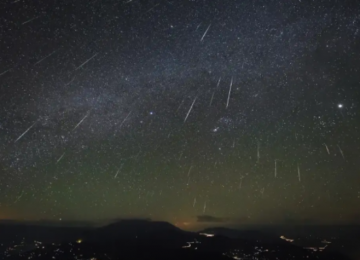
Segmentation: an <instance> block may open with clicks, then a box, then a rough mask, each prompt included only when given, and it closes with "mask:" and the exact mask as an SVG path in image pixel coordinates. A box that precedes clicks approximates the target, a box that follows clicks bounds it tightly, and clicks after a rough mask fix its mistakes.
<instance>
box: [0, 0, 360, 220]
mask: <svg viewBox="0 0 360 260" xmlns="http://www.w3.org/2000/svg"><path fill="white" fill-rule="evenodd" d="M0 13H1V15H0V219H21V220H39V219H46V220H51V221H64V222H65V221H75V220H76V221H99V220H111V219H117V218H151V219H156V220H165V221H169V222H171V223H174V224H177V225H179V226H180V227H196V226H199V225H200V224H209V225H212V224H214V225H215V224H216V225H245V224H246V225H248V224H255V225H260V224H261V225H263V224H332V223H336V224H346V223H356V222H357V223H358V221H359V217H360V207H359V203H360V172H359V169H360V138H359V137H360V15H359V14H360V9H359V5H358V4H356V1H345V0H341V1H335V0H334V1H321V0H316V1H305V0H297V1H292V0H290V1H279V0H277V1H273V0H251V1H250V0H249V1H248V0H244V1H240V0H231V1H230V0H182V1H180V0H166V1H165V0H164V1H163V0H146V1H145V0H125V1H123V0H93V1H88V0H78V1H62V0H46V1H45V0H42V1H30V0H6V1H2V3H1V6H0Z"/></svg>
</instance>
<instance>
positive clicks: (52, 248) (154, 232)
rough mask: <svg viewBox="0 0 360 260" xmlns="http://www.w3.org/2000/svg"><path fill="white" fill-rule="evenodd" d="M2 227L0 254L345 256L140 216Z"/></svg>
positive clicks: (341, 259) (279, 259)
mask: <svg viewBox="0 0 360 260" xmlns="http://www.w3.org/2000/svg"><path fill="white" fill-rule="evenodd" d="M0 230H1V232H0V243H1V253H0V259H13V260H20V259H28V260H29V259H57V260H61V259H89V260H90V259H91V260H95V259H97V260H100V259H101V260H102V259H104V260H109V259H110V260H112V259H274V260H275V259H276V260H288V259H308V260H311V259H324V260H327V259H329V260H332V259H333V260H345V259H349V258H347V257H346V256H344V255H342V254H340V253H337V252H336V251H334V250H332V249H331V246H326V247H324V246H319V247H313V248H303V247H301V246H298V245H294V243H292V242H288V241H286V240H284V239H280V238H279V237H278V236H277V235H272V234H270V233H263V232H259V231H238V230H229V229H222V228H215V229H210V230H204V231H203V232H199V233H192V232H186V231H183V230H180V229H178V228H177V227H175V226H173V225H171V224H169V223H166V222H152V221H143V220H131V221H129V220H123V221H119V222H116V223H113V224H110V225H108V226H104V227H100V228H63V227H60V228H59V227H49V226H48V227H40V226H29V225H19V224H16V225H15V224H11V225H10V224H6V225H2V226H1V225H0ZM210 232H212V233H210ZM328 245H329V244H328Z"/></svg>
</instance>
